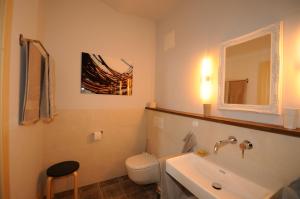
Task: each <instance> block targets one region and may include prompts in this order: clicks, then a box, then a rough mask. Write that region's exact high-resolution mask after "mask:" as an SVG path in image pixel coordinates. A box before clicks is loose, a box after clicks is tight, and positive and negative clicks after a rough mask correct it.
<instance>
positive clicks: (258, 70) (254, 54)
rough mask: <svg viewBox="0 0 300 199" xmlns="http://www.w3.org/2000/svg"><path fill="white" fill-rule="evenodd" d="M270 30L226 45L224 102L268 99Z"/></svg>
mask: <svg viewBox="0 0 300 199" xmlns="http://www.w3.org/2000/svg"><path fill="white" fill-rule="evenodd" d="M270 75H271V34H266V35H264V36H261V37H257V38H255V39H252V40H248V41H246V42H243V43H239V44H235V45H232V46H229V47H226V49H225V84H224V86H225V88H224V91H225V93H224V103H225V104H251V105H268V104H269V102H270Z"/></svg>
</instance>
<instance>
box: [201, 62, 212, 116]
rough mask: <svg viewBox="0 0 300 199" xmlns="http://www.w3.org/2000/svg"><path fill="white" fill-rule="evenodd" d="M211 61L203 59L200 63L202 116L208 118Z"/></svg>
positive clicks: (210, 92) (210, 90) (209, 110)
mask: <svg viewBox="0 0 300 199" xmlns="http://www.w3.org/2000/svg"><path fill="white" fill-rule="evenodd" d="M211 78H212V60H211V58H209V57H205V58H203V60H202V62H201V99H202V102H203V115H204V116H209V115H210V112H211V104H210V103H211V96H212V80H211Z"/></svg>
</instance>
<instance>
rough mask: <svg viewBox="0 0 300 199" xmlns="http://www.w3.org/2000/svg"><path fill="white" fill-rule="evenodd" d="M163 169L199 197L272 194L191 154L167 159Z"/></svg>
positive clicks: (240, 198)
mask: <svg viewBox="0 0 300 199" xmlns="http://www.w3.org/2000/svg"><path fill="white" fill-rule="evenodd" d="M166 171H167V173H168V174H170V175H171V176H172V177H173V178H175V179H176V180H177V181H178V182H179V183H181V184H182V185H183V186H184V187H185V188H187V189H188V190H189V191H190V192H191V193H193V194H194V195H195V196H196V197H198V198H199V199H202V198H203V199H215V198H217V199H266V198H270V196H271V195H272V194H273V193H272V192H271V191H270V190H268V189H266V188H264V187H262V186H260V185H258V184H255V183H254V182H251V181H249V180H248V179H245V178H243V177H241V176H239V175H237V174H235V173H233V172H230V171H228V170H226V169H223V168H222V167H220V166H219V165H216V164H214V163H212V162H210V161H209V160H207V159H206V158H202V157H199V156H198V155H196V154H194V153H188V154H185V155H181V156H178V157H175V158H170V159H168V160H167V163H166Z"/></svg>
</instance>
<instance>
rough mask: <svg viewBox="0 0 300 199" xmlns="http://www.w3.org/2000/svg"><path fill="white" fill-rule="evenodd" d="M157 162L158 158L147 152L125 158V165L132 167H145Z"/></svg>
mask: <svg viewBox="0 0 300 199" xmlns="http://www.w3.org/2000/svg"><path fill="white" fill-rule="evenodd" d="M157 164H158V160H157V159H156V158H155V157H154V156H153V155H151V154H149V153H142V154H138V155H135V156H132V157H130V158H128V159H127V160H126V166H128V167H130V168H132V169H145V168H148V167H151V166H153V165H157Z"/></svg>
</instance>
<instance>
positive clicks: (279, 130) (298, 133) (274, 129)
mask: <svg viewBox="0 0 300 199" xmlns="http://www.w3.org/2000/svg"><path fill="white" fill-rule="evenodd" d="M145 109H147V110H152V111H158V112H163V113H168V114H173V115H180V116H183V117H190V118H195V119H199V120H206V121H211V122H217V123H221V124H227V125H232V126H238V127H244V128H249V129H255V130H259V131H266V132H270V133H276V134H281V135H287V136H293V137H299V138H300V128H297V129H294V130H290V129H285V128H283V126H279V125H274V124H265V123H259V122H250V121H245V120H237V119H230V118H224V117H216V116H207V117H204V116H203V115H202V114H196V113H188V112H183V111H175V110H170V109H164V108H159V107H158V108H150V107H146V108H145Z"/></svg>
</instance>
